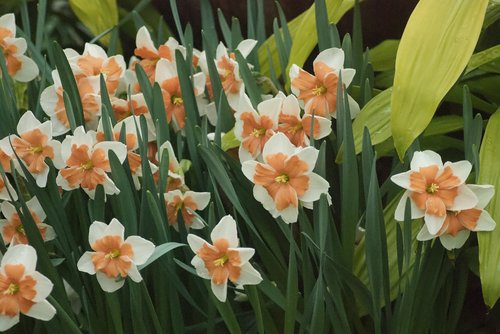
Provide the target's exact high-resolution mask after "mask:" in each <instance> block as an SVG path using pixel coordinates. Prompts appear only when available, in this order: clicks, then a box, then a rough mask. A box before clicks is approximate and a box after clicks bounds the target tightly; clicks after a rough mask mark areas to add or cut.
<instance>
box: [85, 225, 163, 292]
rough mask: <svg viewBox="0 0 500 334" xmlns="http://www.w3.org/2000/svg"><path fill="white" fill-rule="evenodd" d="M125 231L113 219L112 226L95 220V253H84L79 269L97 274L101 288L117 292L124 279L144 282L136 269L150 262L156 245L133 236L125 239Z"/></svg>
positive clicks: (92, 242)
mask: <svg viewBox="0 0 500 334" xmlns="http://www.w3.org/2000/svg"><path fill="white" fill-rule="evenodd" d="M124 232H125V228H124V227H123V225H122V224H121V223H120V222H119V221H118V220H117V219H116V218H113V220H111V222H110V223H109V225H106V224H104V223H101V222H98V221H95V222H93V223H92V225H90V228H89V244H90V247H91V248H92V250H93V252H85V253H84V254H83V255H82V257H81V258H80V260H78V263H77V266H78V270H80V271H82V272H85V273H88V274H90V275H96V278H97V281H98V282H99V285H100V286H101V288H102V289H103V290H104V291H106V292H114V291H116V290H118V289H120V288H121V287H122V286H123V284H125V280H124V278H126V277H127V276H128V277H130V278H131V279H132V280H133V281H134V282H140V281H142V276H141V274H140V273H139V270H138V269H137V266H140V265H142V264H144V263H146V261H147V260H148V259H149V257H150V256H151V254H153V252H154V250H155V245H154V244H153V243H152V242H151V241H148V240H146V239H143V238H141V237H139V236H136V235H132V236H130V237H128V238H127V239H125V240H123V235H124Z"/></svg>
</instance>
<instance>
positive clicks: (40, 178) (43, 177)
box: [31, 163, 49, 188]
mask: <svg viewBox="0 0 500 334" xmlns="http://www.w3.org/2000/svg"><path fill="white" fill-rule="evenodd" d="M43 165H44V166H45V169H44V170H42V171H41V172H40V173H37V174H35V173H31V175H33V177H34V178H35V180H36V184H37V186H39V187H40V188H45V186H46V185H47V177H48V175H49V166H47V164H46V163H43Z"/></svg>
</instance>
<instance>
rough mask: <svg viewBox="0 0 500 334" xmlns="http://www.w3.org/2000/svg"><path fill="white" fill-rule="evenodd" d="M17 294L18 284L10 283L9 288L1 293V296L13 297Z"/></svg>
mask: <svg viewBox="0 0 500 334" xmlns="http://www.w3.org/2000/svg"><path fill="white" fill-rule="evenodd" d="M18 292H19V284H16V283H10V284H9V287H8V288H7V289H6V290H5V291H4V292H3V294H4V295H10V296H13V295H15V294H16V293H18Z"/></svg>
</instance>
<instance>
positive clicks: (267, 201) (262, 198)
mask: <svg viewBox="0 0 500 334" xmlns="http://www.w3.org/2000/svg"><path fill="white" fill-rule="evenodd" d="M253 197H255V199H256V200H257V201H259V202H260V203H262V205H263V206H264V209H266V210H267V211H269V212H270V213H271V215H272V216H273V217H274V218H276V217H277V216H278V215H279V214H278V212H277V210H276V203H274V200H273V198H272V197H271V196H270V195H269V193H268V192H267V190H266V188H264V187H263V186H259V185H255V186H254V187H253Z"/></svg>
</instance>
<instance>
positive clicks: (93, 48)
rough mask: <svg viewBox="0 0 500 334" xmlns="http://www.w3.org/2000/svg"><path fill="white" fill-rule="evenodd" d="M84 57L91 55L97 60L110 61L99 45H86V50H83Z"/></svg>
mask: <svg viewBox="0 0 500 334" xmlns="http://www.w3.org/2000/svg"><path fill="white" fill-rule="evenodd" d="M83 54H84V55H90V56H92V57H95V58H100V59H103V60H104V59H108V55H107V54H106V51H104V49H103V48H101V47H100V46H99V45H97V44H92V43H85V48H84V50H83Z"/></svg>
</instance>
